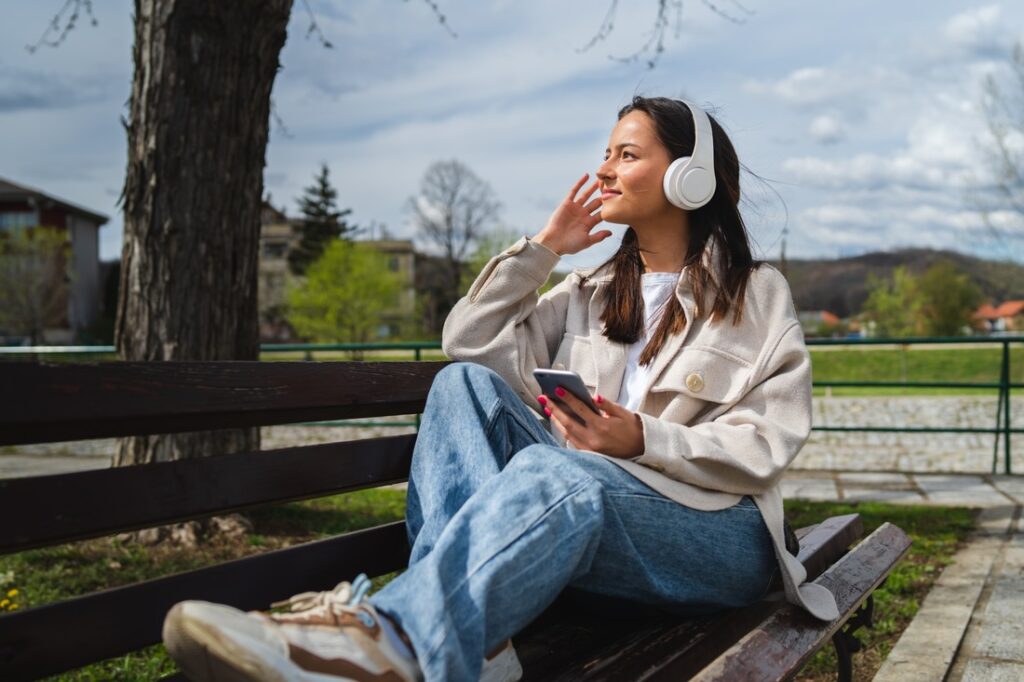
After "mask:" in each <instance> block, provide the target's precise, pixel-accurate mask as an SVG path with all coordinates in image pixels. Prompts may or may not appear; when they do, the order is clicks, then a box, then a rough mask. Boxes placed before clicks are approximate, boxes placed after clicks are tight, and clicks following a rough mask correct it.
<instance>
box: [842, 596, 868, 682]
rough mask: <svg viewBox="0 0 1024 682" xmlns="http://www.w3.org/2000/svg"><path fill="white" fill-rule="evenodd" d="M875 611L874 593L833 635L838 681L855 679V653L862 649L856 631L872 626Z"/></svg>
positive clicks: (846, 681) (848, 681)
mask: <svg viewBox="0 0 1024 682" xmlns="http://www.w3.org/2000/svg"><path fill="white" fill-rule="evenodd" d="M874 611H875V598H874V595H870V594H869V595H868V598H867V599H866V600H865V601H864V603H863V604H861V606H860V608H859V609H857V611H856V612H855V613H854V614H853V615H852V616H850V619H849V620H848V621H846V624H845V625H844V626H843V627H841V628H839V630H837V631H836V634H834V635H832V645H833V646H834V647H835V649H836V663H837V668H838V670H837V671H836V679H837V680H838V682H852V680H853V654H855V653H857V652H858V651H860V650H861V642H860V640H859V639H857V635H856V631H857V630H858V629H859V628H861V627H868V628H870V627H871V625H872V620H873V617H874Z"/></svg>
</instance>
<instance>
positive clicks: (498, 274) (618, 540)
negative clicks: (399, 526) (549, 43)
mask: <svg viewBox="0 0 1024 682" xmlns="http://www.w3.org/2000/svg"><path fill="white" fill-rule="evenodd" d="M739 169H740V165H739V161H738V160H737V158H736V153H735V151H734V150H733V147H732V144H731V143H730V141H729V139H728V138H727V137H726V135H725V132H724V131H723V130H722V128H721V127H720V126H719V125H718V124H717V123H716V122H715V121H714V120H713V119H711V118H710V117H708V116H707V115H706V114H705V113H704V112H702V111H701V110H699V109H698V108H697V107H695V106H693V105H689V104H687V103H684V102H680V101H677V100H671V99H664V98H641V97H637V98H634V100H633V102H632V103H631V104H629V105H628V106H626V107H625V108H623V109H622V111H620V112H619V120H618V123H617V124H616V126H615V128H614V129H613V130H612V133H611V138H610V141H609V144H608V149H607V150H606V153H605V159H604V162H603V163H602V164H601V166H600V168H599V169H598V171H597V180H596V181H595V182H594V183H593V184H590V185H589V186H587V187H586V188H584V185H585V184H586V182H587V179H588V178H587V176H584V177H583V178H581V179H580V180H579V182H577V183H576V185H575V186H574V187H573V189H572V191H571V192H570V193H569V195H568V196H567V197H566V198H565V200H564V201H563V202H562V204H561V205H560V206H559V207H558V208H557V209H556V210H555V212H554V214H553V215H552V216H551V219H550V220H549V222H548V224H547V225H546V226H545V227H544V229H543V230H541V231H540V232H539V233H538V234H537V235H535V236H534V237H533V238H523V239H521V240H519V241H518V242H517V243H516V244H515V245H513V246H512V247H511V248H509V249H508V250H507V251H505V252H504V253H502V254H500V255H498V256H496V257H495V258H494V259H492V260H491V261H490V262H489V263H488V264H487V266H486V267H485V268H484V270H483V272H482V273H480V275H479V277H478V278H477V280H476V281H475V283H474V284H473V286H472V288H471V289H470V291H469V293H468V294H467V296H466V297H465V298H463V299H462V300H461V301H459V303H458V304H457V305H456V306H455V308H454V309H453V310H452V312H451V315H450V316H449V317H448V319H447V321H446V324H445V329H444V348H445V352H446V353H447V354H448V355H449V356H450V357H452V358H453V359H456V360H461V361H465V362H460V363H456V364H453V365H451V366H449V367H446V368H445V369H444V370H443V371H442V372H441V373H439V374H438V376H437V379H436V380H435V382H434V385H433V386H432V388H431V391H430V395H429V398H428V400H427V406H426V408H425V412H424V415H423V420H422V425H421V429H420V432H419V437H418V439H417V443H416V450H415V453H414V456H413V462H412V470H411V473H410V481H409V496H408V510H407V522H408V530H409V538H410V542H411V545H412V555H411V558H410V566H409V569H408V570H407V571H406V572H405V573H403V574H402V575H401V576H399V577H398V578H396V579H395V580H394V581H392V582H391V583H389V584H388V585H387V586H386V587H384V588H383V589H382V590H381V591H380V592H378V593H377V594H375V595H374V596H373V597H371V598H369V599H368V600H364V595H365V593H366V588H367V587H368V585H367V583H366V581H365V579H363V578H362V577H361V578H360V579H359V580H357V581H356V583H355V584H354V585H349V583H342V584H341V585H339V586H338V587H337V588H336V589H335V590H334V591H332V592H325V593H319V594H307V595H299V596H298V597H295V598H293V599H292V600H291V606H292V607H293V609H292V611H291V612H288V613H278V614H243V613H241V612H239V611H236V610H234V609H230V608H228V607H224V606H218V605H212V604H207V603H204V602H185V603H183V604H179V605H177V606H176V607H175V608H174V609H173V610H172V612H171V613H170V614H169V615H168V618H167V621H166V623H165V641H166V642H167V645H168V649H169V650H170V651H171V654H172V655H173V656H174V657H175V658H176V659H177V660H178V661H179V662H180V663H181V664H182V666H183V667H184V668H185V669H186V671H187V672H188V673H189V674H190V675H191V676H192V677H194V678H195V679H208V678H209V679H232V676H233V678H237V679H329V678H330V677H331V676H337V677H344V678H351V679H358V680H362V679H389V680H414V679H421V678H425V679H427V680H474V679H477V678H478V677H482V678H483V679H489V680H514V679H518V677H519V675H520V674H521V672H520V669H519V666H518V661H517V659H516V657H515V652H514V650H513V649H512V647H511V643H510V640H509V638H510V637H511V636H512V635H514V634H515V633H516V632H518V631H519V630H520V629H522V628H523V627H524V626H526V625H527V624H528V623H529V622H530V621H531V620H532V619H533V618H535V617H536V616H537V615H538V614H540V613H541V612H542V611H543V610H544V608H545V607H547V606H548V605H549V604H550V603H551V602H552V601H553V600H554V599H555V597H556V596H557V595H558V594H559V593H560V592H561V591H562V590H563V589H565V588H566V587H572V588H575V589H576V590H579V591H582V592H584V593H592V594H594V595H604V596H608V597H615V598H625V599H627V600H630V601H632V602H636V603H640V604H646V605H651V606H655V607H658V608H661V609H666V610H669V611H672V612H675V613H679V614H701V613H707V612H710V611H714V610H718V609H722V608H728V607H736V606H743V605H746V604H749V603H751V602H753V601H756V600H758V599H760V598H761V597H762V596H764V595H765V593H766V592H767V591H768V590H769V587H770V586H771V584H772V582H773V580H774V579H775V577H776V576H777V575H778V576H781V579H782V580H781V582H782V584H783V586H784V588H785V592H786V596H787V597H788V598H789V600H790V601H793V602H795V603H798V604H800V605H802V606H803V607H804V608H806V609H807V610H808V611H810V612H811V613H812V614H814V615H815V616H817V617H819V618H822V619H833V618H835V617H836V616H837V613H836V606H835V601H834V599H833V598H832V595H831V594H830V593H829V592H828V591H827V590H825V589H824V588H822V587H819V586H816V585H809V584H804V585H801V583H802V582H803V581H804V578H805V576H806V574H805V572H804V570H803V568H802V566H801V565H800V564H799V562H797V561H796V560H795V558H794V557H793V556H792V555H790V554H789V553H788V552H787V551H786V549H785V544H784V543H785V540H784V536H783V520H782V499H781V495H780V493H779V489H778V487H777V482H778V480H779V478H780V477H781V475H782V473H783V472H784V471H785V469H786V467H787V466H788V464H789V463H790V461H792V459H793V457H794V456H795V455H796V453H797V452H798V450H799V449H800V447H801V446H802V444H803V442H804V440H805V439H806V437H807V435H808V432H809V430H810V416H811V410H810V362H809V358H808V355H807V351H806V348H805V346H804V343H803V337H802V334H801V331H800V327H799V325H798V323H797V320H796V316H795V313H794V310H793V304H792V299H791V296H790V293H789V289H788V287H787V285H786V282H785V280H784V279H783V277H782V276H781V275H780V274H779V273H778V272H777V271H776V270H774V269H773V268H771V267H769V266H767V265H764V264H758V263H755V262H754V261H753V259H752V258H751V254H750V248H749V244H748V241H747V234H746V230H745V227H744V224H743V220H742V218H741V216H740V214H739V211H738V203H739V198H740V188H739ZM598 190H600V195H599V196H595V192H597V191H598ZM602 220H604V221H607V222H613V223H622V224H626V225H629V226H630V228H629V229H628V230H627V231H626V234H625V236H624V238H623V240H622V244H621V246H620V248H619V249H618V251H617V253H616V254H615V256H614V257H613V258H612V259H611V260H610V261H608V262H607V263H605V264H604V265H603V266H601V267H599V268H596V269H595V270H593V271H591V272H586V273H581V272H576V273H573V274H572V275H570V276H569V277H567V278H566V279H565V280H564V281H563V282H562V283H561V284H559V285H558V286H556V287H555V288H554V289H552V290H551V291H549V292H547V293H546V294H545V295H544V296H542V297H538V296H537V293H536V291H537V289H538V288H539V287H540V286H541V285H542V284H543V283H544V282H545V281H546V280H547V278H548V276H549V274H550V273H551V271H552V269H553V268H554V266H555V264H556V263H557V262H558V260H559V258H560V257H561V256H563V255H566V254H571V253H577V252H579V251H581V250H583V249H585V248H587V247H589V246H592V245H593V244H596V243H598V242H600V241H603V240H604V239H606V238H607V237H609V236H610V234H611V233H610V232H609V231H607V230H601V231H597V232H594V229H595V228H596V226H597V225H598V224H599V223H600V222H601V221H602ZM544 367H556V368H564V369H569V370H573V371H575V372H577V373H579V374H580V375H581V377H582V378H583V380H584V382H585V383H586V385H587V386H588V387H589V388H590V389H591V391H592V392H593V393H594V395H595V401H596V402H597V403H598V405H599V406H600V408H601V413H600V414H595V413H593V412H590V411H588V410H587V408H585V407H584V406H583V405H582V404H581V403H580V402H579V401H578V400H576V399H575V398H574V397H573V396H572V395H571V394H566V393H565V391H564V390H561V389H559V395H560V396H561V397H562V400H564V401H565V405H566V406H567V407H568V408H570V409H572V410H573V411H574V412H575V413H576V414H578V415H580V416H581V417H583V420H582V421H581V422H578V421H576V420H574V419H573V418H572V417H571V416H569V415H568V414H567V413H566V411H565V410H564V409H563V408H562V407H561V406H560V405H559V404H558V403H556V402H555V401H552V400H549V399H548V398H547V397H545V396H543V395H539V392H540V391H539V387H538V385H537V383H536V382H535V380H534V379H533V376H532V370H533V369H534V368H544ZM528 405H531V406H532V408H533V409H531V408H530V407H528ZM534 409H536V410H538V411H541V412H543V413H544V415H545V416H546V417H549V419H550V421H549V428H544V425H543V424H542V422H541V421H540V420H538V419H537V415H536V413H535V412H534V411H533V410H534ZM481 671H482V672H481Z"/></svg>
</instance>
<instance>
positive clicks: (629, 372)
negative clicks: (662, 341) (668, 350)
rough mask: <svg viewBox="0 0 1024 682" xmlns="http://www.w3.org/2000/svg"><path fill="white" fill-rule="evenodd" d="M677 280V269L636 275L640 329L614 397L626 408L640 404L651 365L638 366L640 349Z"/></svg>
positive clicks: (645, 343)
mask: <svg viewBox="0 0 1024 682" xmlns="http://www.w3.org/2000/svg"><path fill="white" fill-rule="evenodd" d="M678 282H679V273H678V272H648V273H644V274H643V275H641V276H640V283H641V286H640V288H641V291H642V292H643V297H644V333H643V336H641V337H640V339H639V340H638V341H637V342H636V343H633V344H631V345H630V347H629V351H628V353H627V355H626V371H625V373H624V374H623V375H622V388H621V389H620V390H619V398H618V400H616V401H615V402H617V403H618V404H619V405H622V406H623V407H625V408H626V409H627V410H630V411H634V410H636V409H637V408H638V407H640V399H641V398H643V396H644V394H645V393H646V392H647V384H648V382H649V381H650V378H651V377H650V374H651V373H650V368H651V365H650V364H647V365H645V366H643V367H641V366H640V353H642V352H643V350H644V347H645V346H646V345H647V342H648V341H650V339H651V334H653V333H654V330H655V329H656V328H657V326H658V322H659V321H660V320H661V315H662V313H663V312H664V311H665V304H667V303H668V301H669V299H670V298H671V297H672V295H673V294H674V293H675V290H676V284H677V283H678Z"/></svg>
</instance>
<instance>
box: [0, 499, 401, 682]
mask: <svg viewBox="0 0 1024 682" xmlns="http://www.w3.org/2000/svg"><path fill="white" fill-rule="evenodd" d="M404 513H405V493H404V492H403V491H401V490H393V489H386V488H385V489H371V490H361V491H358V492H354V493H348V494H345V495H335V496H332V497H326V498H320V499H317V500H310V501H305V502H295V503H290V504H284V505H279V506H275V507H264V508H260V509H255V510H252V511H250V512H249V513H248V514H247V515H248V517H249V519H250V520H251V521H252V522H253V525H254V532H253V533H250V534H248V535H247V536H246V537H245V538H243V539H241V540H239V541H234V542H230V541H218V542H215V543H209V544H207V545H204V546H202V547H201V548H199V549H197V550H184V549H164V548H147V547H143V546H140V545H137V544H133V543H122V542H119V541H117V540H114V539H103V540H90V541H86V542H79V543H73V544H66V545H58V546H55V547H48V548H45V549H38V550H30V551H27V552H21V553H18V554H12V555H9V556H3V557H0V578H3V577H4V576H7V577H8V578H9V580H8V582H9V584H8V585H3V584H2V583H0V587H3V588H4V591H5V593H6V591H7V590H8V589H17V590H18V594H17V597H16V599H15V600H14V603H15V604H17V608H19V609H25V608H29V607H32V606H40V605H42V604H46V603H49V602H53V601H58V600H61V599H68V598H70V597H75V596H79V595H83V594H88V593H90V592H94V591H96V590H101V589H105V588H110V587H117V586H120V585H127V584H130V583H133V582H137V581H140V580H148V579H151V578H158V577H161V576H164V575H170V574H172V573H178V572H181V571H186V570H191V569H195V568H201V567H203V566H208V565H210V564H215V563H218V562H221V561H225V560H228V559H232V558H237V557H240V556H247V555H251V554H255V553H258V552H261V551H266V550H269V549H276V548H279V547H285V546H288V545H291V544H295V543H298V542H307V541H310V540H315V539H317V538H321V537H325V536H329V535H334V534H337V533H345V532H349V531H353V530H359V529H361V528H367V527H370V526H376V525H379V524H382V523H390V522H392V521H398V520H401V519H402V518H403V516H404ZM8 572H10V574H8ZM342 578H344V576H339V580H341V579H342ZM382 578H383V580H382V579H381V578H378V579H375V581H374V582H375V585H377V586H378V587H379V586H380V585H381V584H382V583H383V582H384V581H386V579H387V576H383V577H382ZM0 610H3V609H0ZM175 670H176V667H175V665H174V663H173V662H172V661H171V660H170V659H169V658H168V657H167V654H166V652H165V651H164V648H163V646H161V645H157V646H153V647H149V648H148V649H146V650H144V651H140V652H136V653H134V654H131V655H129V656H123V657H120V658H116V659H111V660H109V661H104V662H102V663H97V664H94V665H89V666H86V667H84V668H80V669H79V670H76V671H73V672H70V673H66V674H63V675H58V676H56V677H53V678H49V679H52V680H74V681H76V682H82V681H89V682H92V681H94V680H95V681H99V680H124V681H125V682H128V681H129V680H130V681H132V682H134V681H136V680H158V679H160V678H161V677H165V676H167V675H169V674H171V673H173V672H174V671H175Z"/></svg>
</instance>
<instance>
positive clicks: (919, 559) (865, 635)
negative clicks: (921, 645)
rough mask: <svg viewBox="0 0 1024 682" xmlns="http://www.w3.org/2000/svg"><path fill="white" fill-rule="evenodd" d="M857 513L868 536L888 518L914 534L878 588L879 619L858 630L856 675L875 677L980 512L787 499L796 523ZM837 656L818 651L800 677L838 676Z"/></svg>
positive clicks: (829, 651) (827, 649)
mask: <svg viewBox="0 0 1024 682" xmlns="http://www.w3.org/2000/svg"><path fill="white" fill-rule="evenodd" d="M851 513H858V514H860V516H861V520H862V521H863V522H864V535H865V537H866V536H867V535H868V534H870V533H871V532H872V531H873V530H875V529H876V528H877V527H878V526H880V525H882V524H883V523H884V522H886V521H888V522H890V523H893V524H895V525H897V526H899V527H900V528H902V529H903V530H904V531H906V533H907V534H908V535H909V536H910V537H911V539H912V540H913V543H914V544H913V545H912V546H911V548H910V552H909V553H908V555H907V557H906V558H905V559H904V560H903V561H902V562H900V563H899V564H898V565H897V566H896V568H895V569H893V572H892V573H890V574H889V577H888V579H887V580H886V582H885V583H884V584H883V585H882V586H881V587H879V588H878V589H877V590H875V593H874V595H875V612H874V617H875V624H874V627H873V628H872V629H870V630H867V631H865V630H863V629H861V630H859V631H858V637H859V639H860V640H861V642H863V644H864V649H863V650H862V651H861V652H860V653H858V654H857V655H855V656H854V657H853V660H854V679H855V680H870V679H872V678H873V677H874V675H875V673H876V672H877V671H878V667H879V666H880V665H881V662H882V661H883V660H885V657H886V656H887V655H888V654H889V651H890V650H891V649H892V647H893V645H894V644H895V643H896V640H897V639H898V638H899V635H900V633H902V632H903V630H904V629H906V627H907V625H908V624H909V623H910V621H911V619H912V618H913V617H914V614H916V613H917V610H918V608H920V604H921V601H922V600H923V599H924V596H925V595H926V594H927V593H928V590H929V589H931V586H932V583H934V582H935V580H936V579H937V578H938V576H939V574H940V573H941V572H942V569H943V568H944V567H945V566H946V565H947V564H949V563H950V561H951V560H952V556H953V554H954V553H955V551H956V549H957V548H958V547H959V546H960V545H961V544H962V543H963V542H964V540H965V539H966V536H967V533H968V532H969V531H970V530H971V528H973V527H974V518H975V512H974V511H973V510H970V509H965V508H962V507H924V506H909V505H906V506H905V505H891V504H882V503H877V502H862V503H853V504H840V503H822V502H804V501H799V500H789V501H787V502H786V517H787V518H788V519H789V521H790V523H791V524H792V525H793V527H795V528H799V527H801V526H807V525H810V524H813V523H816V522H817V521H819V520H821V519H822V518H825V517H828V516H835V515H838V514H851ZM835 670H836V658H835V651H834V649H833V648H832V647H831V646H826V647H825V648H824V649H823V650H821V651H819V652H818V653H817V654H815V656H814V657H813V658H812V659H811V660H810V661H809V662H808V664H807V665H806V666H805V667H804V670H803V671H802V672H801V673H800V676H799V677H798V678H797V679H798V680H805V681H806V680H815V681H816V680H832V679H835Z"/></svg>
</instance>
